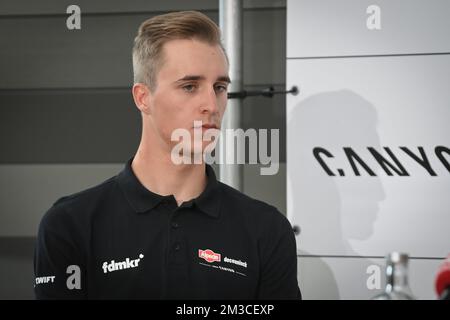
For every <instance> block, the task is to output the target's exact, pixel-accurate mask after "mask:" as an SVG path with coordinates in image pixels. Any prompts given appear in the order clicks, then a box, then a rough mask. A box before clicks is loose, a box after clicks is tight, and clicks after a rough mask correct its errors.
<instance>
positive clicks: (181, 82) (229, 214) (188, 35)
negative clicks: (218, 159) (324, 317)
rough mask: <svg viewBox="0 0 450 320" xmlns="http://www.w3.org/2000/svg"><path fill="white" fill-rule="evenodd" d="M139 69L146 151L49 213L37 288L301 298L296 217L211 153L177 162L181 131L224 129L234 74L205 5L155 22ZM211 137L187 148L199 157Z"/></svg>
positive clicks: (41, 292) (113, 294)
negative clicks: (226, 171) (221, 177)
mask: <svg viewBox="0 0 450 320" xmlns="http://www.w3.org/2000/svg"><path fill="white" fill-rule="evenodd" d="M133 69H134V86H133V89H132V92H133V97H134V101H135V104H136V106H137V108H138V109H139V111H140V113H141V115H142V128H143V129H142V137H141V142H140V145H139V148H138V150H137V152H136V154H135V156H134V157H133V158H131V159H130V160H129V161H128V162H127V164H126V166H125V168H124V169H123V171H122V172H120V173H119V174H118V175H117V176H114V177H112V178H110V179H108V180H106V181H105V182H103V183H102V184H100V185H98V186H95V187H93V188H90V189H88V190H85V191H82V192H79V193H76V194H74V195H70V196H67V197H63V198H61V199H59V200H58V201H57V202H56V203H55V204H54V205H53V206H52V207H51V208H50V209H49V210H48V212H47V213H46V214H45V216H44V217H43V219H42V221H41V224H40V227H39V234H38V240H37V246H36V253H35V275H36V284H35V292H36V297H37V298H40V299H51V298H61V299H71V298H75V299H116V298H119V299H127V298H131V299H300V298H301V294H300V290H299V287H298V284H297V257H296V243H295V238H294V234H293V232H292V230H291V226H290V224H289V222H288V221H287V220H286V218H285V217H284V216H283V215H282V214H281V213H280V212H278V210H277V209H276V208H274V207H272V206H270V205H268V204H265V203H263V202H260V201H257V200H254V199H251V198H249V197H247V196H245V195H244V194H242V193H240V192H239V191H237V190H235V189H233V188H231V187H229V186H227V185H225V184H222V183H220V182H218V181H217V180H216V177H215V174H214V171H213V169H212V168H211V167H210V166H209V165H206V164H205V163H204V162H201V163H188V162H183V163H181V164H180V163H175V162H174V155H175V156H178V155H179V152H178V151H177V152H175V154H174V151H173V150H175V149H176V146H177V144H178V143H179V141H172V134H173V132H175V131H176V130H180V129H181V130H184V132H189V133H190V134H192V136H194V131H195V130H200V132H203V133H206V132H207V130H209V129H211V128H212V129H216V130H217V129H220V124H221V119H222V116H223V114H224V112H225V108H226V103H227V86H228V83H229V82H230V79H229V78H228V61H227V57H226V54H225V51H224V49H223V48H222V46H221V44H220V32H219V29H218V28H217V26H216V25H215V24H214V22H213V21H211V20H210V19H209V18H208V17H206V16H205V15H203V14H201V13H199V12H194V11H188V12H177V13H169V14H165V15H160V16H156V17H154V18H152V19H149V20H147V21H145V22H144V23H143V24H142V25H141V26H140V28H139V31H138V35H137V37H136V38H135V43H134V48H133ZM200 121H201V124H200ZM184 142H185V143H186V141H184ZM188 142H189V141H188ZM191 142H194V141H191ZM209 143H211V142H202V143H201V144H200V148H198V147H197V148H193V147H187V149H186V148H184V149H183V150H184V151H186V150H188V153H189V154H188V156H192V157H194V156H195V155H196V154H198V153H200V154H203V152H204V151H205V148H207V147H208V146H209ZM187 145H190V144H189V143H187ZM184 156H186V155H184Z"/></svg>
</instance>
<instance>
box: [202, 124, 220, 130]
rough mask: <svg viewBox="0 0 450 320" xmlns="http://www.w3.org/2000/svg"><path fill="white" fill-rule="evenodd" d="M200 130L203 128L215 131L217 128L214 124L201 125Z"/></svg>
mask: <svg viewBox="0 0 450 320" xmlns="http://www.w3.org/2000/svg"><path fill="white" fill-rule="evenodd" d="M202 128H204V129H217V126H216V125H215V124H204V125H202Z"/></svg>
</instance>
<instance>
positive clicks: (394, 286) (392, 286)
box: [373, 252, 415, 300]
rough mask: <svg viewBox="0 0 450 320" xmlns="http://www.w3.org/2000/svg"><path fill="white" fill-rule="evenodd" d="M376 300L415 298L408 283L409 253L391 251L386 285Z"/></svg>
mask: <svg viewBox="0 0 450 320" xmlns="http://www.w3.org/2000/svg"><path fill="white" fill-rule="evenodd" d="M373 299H374V300H414V299H415V297H414V296H413V294H412V291H411V289H410V288H409V285H408V255H407V254H406V253H400V252H391V253H390V254H389V255H388V256H387V258H386V287H385V290H384V292H383V293H381V294H379V295H377V296H375V297H374V298H373Z"/></svg>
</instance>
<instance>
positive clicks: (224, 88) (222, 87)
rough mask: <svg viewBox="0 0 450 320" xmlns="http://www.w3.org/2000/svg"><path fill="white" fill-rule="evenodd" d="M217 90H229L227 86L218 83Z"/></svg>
mask: <svg viewBox="0 0 450 320" xmlns="http://www.w3.org/2000/svg"><path fill="white" fill-rule="evenodd" d="M216 91H217V92H225V91H227V87H226V86H223V85H217V86H216Z"/></svg>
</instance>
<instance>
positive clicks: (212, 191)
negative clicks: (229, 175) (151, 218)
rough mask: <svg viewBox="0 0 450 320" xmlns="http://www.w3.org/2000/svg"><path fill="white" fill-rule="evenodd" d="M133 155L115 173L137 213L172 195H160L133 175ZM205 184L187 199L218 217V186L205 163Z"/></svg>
mask: <svg viewBox="0 0 450 320" xmlns="http://www.w3.org/2000/svg"><path fill="white" fill-rule="evenodd" d="M132 161H133V157H132V158H131V159H129V160H128V161H127V163H126V164H125V168H124V169H123V170H122V171H121V172H120V173H119V174H118V175H117V177H116V179H117V182H118V184H119V186H120V188H121V189H122V191H123V193H124V195H125V198H126V199H127V201H128V203H129V204H130V205H131V207H132V208H133V209H134V211H136V212H137V213H144V212H149V211H150V210H151V209H153V208H154V207H156V206H157V205H158V204H159V203H160V202H162V201H163V200H165V199H168V198H172V196H162V195H159V194H157V193H154V192H152V191H150V190H148V189H147V188H146V187H144V186H143V185H142V184H141V182H140V181H139V180H138V179H137V177H136V176H135V174H134V172H133V169H132V168H131V163H132ZM206 176H207V180H208V181H207V184H206V188H205V190H203V192H202V193H201V194H200V195H199V196H198V197H197V198H195V199H193V200H191V201H188V202H187V203H188V204H190V203H192V204H193V205H196V206H197V207H198V209H200V210H201V211H202V212H204V213H206V214H207V215H209V216H211V217H214V218H218V217H219V213H220V202H221V197H220V188H219V182H218V181H217V179H216V175H215V173H214V170H213V168H212V167H211V166H210V165H208V164H207V165H206Z"/></svg>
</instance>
